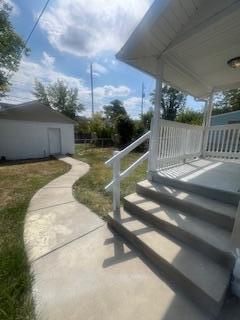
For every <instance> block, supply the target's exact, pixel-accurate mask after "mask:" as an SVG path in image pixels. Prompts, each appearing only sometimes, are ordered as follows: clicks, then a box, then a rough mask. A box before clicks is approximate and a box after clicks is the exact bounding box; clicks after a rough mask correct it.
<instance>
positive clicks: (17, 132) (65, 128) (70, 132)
mask: <svg viewBox="0 0 240 320" xmlns="http://www.w3.org/2000/svg"><path fill="white" fill-rule="evenodd" d="M48 128H59V129H60V135H61V153H62V154H67V153H70V154H73V153H74V126H73V124H65V123H56V122H55V123H53V122H52V123H51V122H33V121H16V120H6V119H0V157H2V156H4V157H6V159H8V160H16V159H29V158H41V157H46V156H49V154H50V152H49V139H48Z"/></svg>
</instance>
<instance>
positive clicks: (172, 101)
mask: <svg viewBox="0 0 240 320" xmlns="http://www.w3.org/2000/svg"><path fill="white" fill-rule="evenodd" d="M151 102H152V104H154V103H155V91H154V92H152V93H151ZM185 103H186V96H185V95H184V94H183V93H182V92H180V91H178V90H176V89H174V88H172V87H170V86H168V85H166V84H165V85H163V89H162V101H161V109H162V117H163V119H166V120H172V121H174V120H175V119H176V117H177V114H178V113H179V112H180V111H181V110H182V109H183V108H184V106H185Z"/></svg>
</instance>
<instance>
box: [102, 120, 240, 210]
mask: <svg viewBox="0 0 240 320" xmlns="http://www.w3.org/2000/svg"><path fill="white" fill-rule="evenodd" d="M150 135H151V131H149V132H147V133H145V134H144V135H143V136H142V137H140V138H139V139H138V140H136V141H135V142H133V143H132V144H131V145H130V146H128V147H127V148H125V149H124V150H122V151H115V152H114V156H113V157H112V158H111V159H109V160H108V161H107V162H106V163H105V164H106V165H108V166H112V167H113V180H112V181H111V182H110V183H109V184H108V185H107V186H106V188H105V190H106V191H113V211H114V212H119V211H120V182H121V180H122V179H124V178H125V177H127V176H128V175H129V173H130V172H131V171H133V170H134V169H135V168H136V167H137V166H138V165H139V164H141V163H142V162H143V161H144V160H146V159H147V158H148V157H149V158H150V159H149V160H150V161H149V163H154V164H155V165H154V167H153V166H151V169H149V171H151V172H152V171H159V170H162V169H164V168H168V167H171V166H174V165H178V164H182V163H184V162H186V161H190V160H192V159H194V158H197V157H199V156H203V157H212V158H222V159H223V158H224V159H234V160H236V159H238V160H240V124H232V125H226V126H225V125H222V126H213V127H207V128H205V129H204V128H203V127H201V126H194V125H188V124H184V123H178V122H173V121H167V120H160V121H159V130H158V135H157V139H156V140H154V141H153V140H152V142H154V143H151V146H154V148H153V147H151V148H152V150H151V149H150V151H148V152H146V153H145V154H143V155H142V156H141V157H140V158H139V159H138V160H137V161H136V162H134V163H133V164H132V165H131V166H129V167H128V168H127V169H126V170H125V171H123V172H121V170H120V161H121V159H122V158H123V157H124V156H126V155H127V154H128V153H129V152H131V151H132V150H134V149H135V148H136V147H138V146H139V145H140V144H141V143H143V142H145V141H146V140H147V139H149V138H150ZM151 139H153V137H151Z"/></svg>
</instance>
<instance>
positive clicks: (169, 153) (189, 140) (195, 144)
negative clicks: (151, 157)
mask: <svg viewBox="0 0 240 320" xmlns="http://www.w3.org/2000/svg"><path fill="white" fill-rule="evenodd" d="M202 139H203V128H202V127H201V126H195V125H189V124H184V123H179V122H174V121H167V120H160V127H159V135H158V144H157V147H158V150H157V155H156V156H157V161H156V163H157V168H156V170H161V169H163V168H166V167H170V166H173V165H177V164H180V163H183V162H185V161H187V160H191V159H193V158H196V157H198V156H200V155H201V151H202Z"/></svg>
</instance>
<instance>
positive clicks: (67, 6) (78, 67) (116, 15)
mask: <svg viewBox="0 0 240 320" xmlns="http://www.w3.org/2000/svg"><path fill="white" fill-rule="evenodd" d="M7 1H8V2H9V3H10V4H11V5H12V7H13V9H12V13H11V21H12V23H13V26H14V27H15V29H16V31H17V32H18V33H19V34H20V35H21V36H22V37H23V39H26V38H27V36H28V35H29V32H30V31H31V29H32V27H33V25H34V23H35V21H36V19H37V17H38V16H39V14H40V12H41V10H42V8H43V7H44V5H45V3H46V0H37V1H36V0H35V1H29V0H7ZM152 2H153V0H112V1H110V0H74V1H73V0H50V2H49V5H48V7H47V9H46V10H45V12H44V14H43V16H42V18H41V20H40V22H39V24H38V26H37V28H36V29H35V31H34V33H33V34H32V37H31V38H30V41H29V43H28V47H29V48H30V49H31V51H30V54H29V56H27V57H26V56H24V57H23V59H22V62H21V65H20V68H19V71H18V72H17V73H15V74H14V75H13V76H12V84H13V85H12V88H11V91H10V92H9V95H8V97H7V98H5V101H6V102H9V103H14V104H17V103H22V102H24V101H29V100H33V99H34V96H33V95H32V90H33V86H34V82H35V80H36V79H37V80H40V81H41V82H43V83H44V84H50V83H53V82H55V81H56V80H57V79H61V80H63V81H65V82H66V83H67V84H68V85H69V86H71V87H77V88H78V90H79V100H80V102H81V103H83V104H84V106H85V111H84V115H86V116H90V115H91V90H90V67H89V66H90V64H91V63H93V71H94V72H93V74H94V101H95V111H101V110H102V107H103V105H105V104H108V103H109V102H111V101H112V100H114V99H119V100H121V101H123V103H124V106H125V108H126V110H127V112H128V113H129V115H130V116H131V117H132V118H138V117H139V114H140V111H141V92H142V83H144V86H145V101H144V111H147V110H148V109H149V107H150V106H151V103H150V101H149V94H150V93H151V92H152V91H153V89H154V87H155V80H154V79H153V78H151V77H149V76H148V75H146V74H144V73H142V72H140V71H138V70H136V69H134V68H132V67H130V66H127V65H125V64H124V63H122V62H120V61H118V60H116V58H115V54H116V53H117V52H118V51H119V50H120V49H121V47H122V46H123V45H124V43H125V42H126V40H127V39H128V37H129V36H130V34H131V33H132V32H133V30H134V28H135V27H136V26H137V24H138V23H139V22H140V20H141V19H142V17H143V16H144V14H145V13H146V11H147V10H148V8H149V7H150V5H151V3H152ZM187 107H192V108H194V109H197V110H199V109H201V108H202V103H199V102H196V101H194V99H193V98H192V97H188V98H187Z"/></svg>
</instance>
